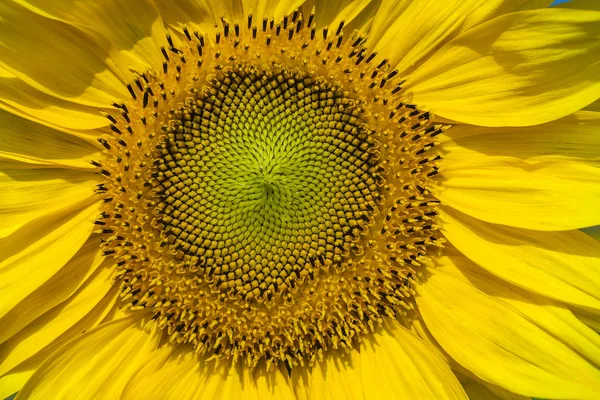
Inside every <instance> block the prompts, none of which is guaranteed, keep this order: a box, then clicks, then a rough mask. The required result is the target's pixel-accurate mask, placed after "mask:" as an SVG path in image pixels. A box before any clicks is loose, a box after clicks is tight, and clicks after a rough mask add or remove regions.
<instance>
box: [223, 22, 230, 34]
mask: <svg viewBox="0 0 600 400" xmlns="http://www.w3.org/2000/svg"><path fill="white" fill-rule="evenodd" d="M223 34H224V35H225V37H227V36H229V24H227V23H226V24H225V26H223Z"/></svg>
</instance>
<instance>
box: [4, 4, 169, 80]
mask: <svg viewBox="0 0 600 400" xmlns="http://www.w3.org/2000/svg"><path fill="white" fill-rule="evenodd" d="M16 2H17V3H19V4H21V5H22V6H24V7H26V8H28V9H30V10H32V11H34V12H36V13H38V14H40V15H43V16H46V17H49V18H53V19H58V20H61V21H66V22H70V23H74V24H76V26H78V27H80V28H81V29H84V30H85V31H86V32H87V33H89V34H90V35H92V36H94V35H98V34H99V35H100V36H102V37H104V38H106V39H108V40H109V41H110V42H111V43H112V44H113V45H114V46H115V47H116V48H117V50H118V54H119V57H117V58H111V61H112V62H113V63H115V64H122V65H123V66H124V67H125V68H127V67H130V68H132V69H135V70H137V71H139V72H144V71H145V70H147V69H148V68H156V66H157V65H161V63H162V61H163V58H162V56H161V54H160V51H159V50H158V49H159V48H160V46H163V45H166V33H165V29H164V25H163V21H162V19H161V17H160V14H159V12H158V9H157V8H156V6H155V5H154V4H153V3H152V2H151V1H150V0H128V1H118V0H96V1H92V0H88V1H80V0H67V1H53V0H42V1H30V0H16ZM111 61H109V62H111Z"/></svg>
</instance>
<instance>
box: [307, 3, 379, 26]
mask: <svg viewBox="0 0 600 400" xmlns="http://www.w3.org/2000/svg"><path fill="white" fill-rule="evenodd" d="M373 3H377V2H376V1H372V0H357V1H352V0H334V1H320V0H308V1H306V2H304V4H303V5H302V8H303V9H304V10H305V11H304V12H305V13H310V11H311V10H312V8H313V7H314V8H315V24H316V26H317V27H318V28H324V27H326V26H328V27H331V29H337V28H338V26H339V25H340V22H342V21H344V26H345V27H346V28H345V29H344V31H345V32H348V33H352V29H353V24H352V22H353V21H354V19H355V18H356V17H358V16H359V14H361V13H362V12H363V11H364V10H365V9H366V8H367V7H369V5H371V4H373ZM371 14H372V15H371V18H373V17H374V14H375V13H374V12H372V13H371ZM356 28H359V27H356Z"/></svg>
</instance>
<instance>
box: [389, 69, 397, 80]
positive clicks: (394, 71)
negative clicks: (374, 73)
mask: <svg viewBox="0 0 600 400" xmlns="http://www.w3.org/2000/svg"><path fill="white" fill-rule="evenodd" d="M396 75H398V70H397V69H395V70H393V71H392V72H390V73H389V74H388V76H387V78H388V79H392V78H393V77H395V76H396Z"/></svg>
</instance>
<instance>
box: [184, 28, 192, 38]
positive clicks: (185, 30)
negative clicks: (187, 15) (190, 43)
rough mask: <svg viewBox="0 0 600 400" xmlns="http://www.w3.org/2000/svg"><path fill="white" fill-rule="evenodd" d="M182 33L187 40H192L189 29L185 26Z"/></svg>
mask: <svg viewBox="0 0 600 400" xmlns="http://www.w3.org/2000/svg"><path fill="white" fill-rule="evenodd" d="M183 33H184V34H185V37H186V38H187V40H192V36H190V31H188V28H187V26H184V27H183Z"/></svg>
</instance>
